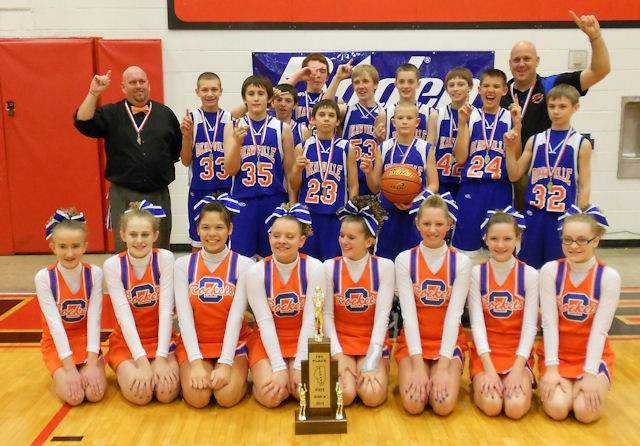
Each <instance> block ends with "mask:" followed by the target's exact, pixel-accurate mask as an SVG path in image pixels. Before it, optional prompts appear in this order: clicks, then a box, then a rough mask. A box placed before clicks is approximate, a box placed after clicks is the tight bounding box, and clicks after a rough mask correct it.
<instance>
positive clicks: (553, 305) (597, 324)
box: [540, 257, 621, 375]
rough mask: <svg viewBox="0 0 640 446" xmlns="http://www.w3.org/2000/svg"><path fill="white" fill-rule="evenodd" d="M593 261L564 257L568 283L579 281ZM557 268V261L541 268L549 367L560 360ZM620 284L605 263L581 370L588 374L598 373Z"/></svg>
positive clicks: (594, 261)
mask: <svg viewBox="0 0 640 446" xmlns="http://www.w3.org/2000/svg"><path fill="white" fill-rule="evenodd" d="M595 263H596V258H595V257H592V258H591V259H589V260H588V261H586V262H583V263H574V262H571V261H569V260H567V266H568V269H569V278H570V280H571V282H572V283H573V284H575V285H579V284H581V283H582V282H583V281H584V280H585V279H586V277H587V275H588V274H589V271H590V270H591V268H592V267H593V266H594V265H595ZM557 269H558V262H557V261H552V262H548V263H546V264H544V266H543V267H542V268H541V269H540V307H541V309H542V330H543V334H544V336H543V341H544V354H545V364H546V365H548V366H550V365H558V364H559V363H560V360H559V359H558V342H559V337H558V304H557V296H556V286H555V280H556V271H557ZM620 287H621V278H620V274H618V272H617V271H616V270H614V269H613V268H611V267H609V266H606V267H605V268H604V271H603V273H602V282H601V288H600V301H599V302H598V308H597V309H596V313H595V315H594V317H593V323H592V325H591V332H590V335H589V341H588V343H587V351H586V358H585V363H584V369H583V370H584V371H585V372H587V373H592V374H594V375H597V374H598V368H599V365H600V361H601V360H602V352H603V350H604V345H605V341H606V340H607V335H608V333H609V329H610V328H611V323H612V322H613V318H614V317H615V312H616V308H617V307H618V301H619V300H620Z"/></svg>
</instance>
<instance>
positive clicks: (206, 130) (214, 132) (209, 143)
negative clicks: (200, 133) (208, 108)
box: [198, 108, 222, 154]
mask: <svg viewBox="0 0 640 446" xmlns="http://www.w3.org/2000/svg"><path fill="white" fill-rule="evenodd" d="M198 111H199V112H200V116H201V117H202V127H203V128H204V134H205V136H206V137H207V146H208V147H209V151H210V152H211V154H213V143H214V142H216V136H217V135H218V126H219V125H220V118H221V117H222V110H218V113H216V126H215V127H214V128H213V139H209V128H208V127H211V124H209V121H208V120H207V118H206V117H205V115H204V112H203V111H202V109H201V108H199V109H198ZM207 124H209V126H208V127H207ZM212 141H213V142H212Z"/></svg>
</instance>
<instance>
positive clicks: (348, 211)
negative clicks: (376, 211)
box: [336, 200, 378, 237]
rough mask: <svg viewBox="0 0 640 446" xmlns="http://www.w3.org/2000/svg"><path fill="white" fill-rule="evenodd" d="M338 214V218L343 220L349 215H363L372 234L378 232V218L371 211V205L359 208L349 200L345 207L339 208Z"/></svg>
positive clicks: (374, 234)
mask: <svg viewBox="0 0 640 446" xmlns="http://www.w3.org/2000/svg"><path fill="white" fill-rule="evenodd" d="M336 214H337V215H338V218H339V219H340V220H343V219H344V218H346V217H348V216H349V215H357V216H359V217H362V218H363V219H364V222H365V224H366V225H367V228H369V231H370V232H371V234H373V236H374V237H375V236H376V233H377V232H378V220H376V218H375V217H374V215H373V212H372V211H371V208H370V207H369V206H365V207H363V208H362V209H358V208H357V207H356V206H355V205H354V204H353V203H352V202H351V200H349V201H348V202H347V204H345V205H344V207H342V208H340V209H338V212H336Z"/></svg>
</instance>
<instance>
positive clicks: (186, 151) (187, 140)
mask: <svg viewBox="0 0 640 446" xmlns="http://www.w3.org/2000/svg"><path fill="white" fill-rule="evenodd" d="M180 131H181V132H182V149H180V161H182V164H183V165H185V166H187V167H189V166H190V165H191V163H192V162H193V151H192V148H193V119H191V113H189V109H187V113H186V114H185V115H184V118H182V123H181V124H180Z"/></svg>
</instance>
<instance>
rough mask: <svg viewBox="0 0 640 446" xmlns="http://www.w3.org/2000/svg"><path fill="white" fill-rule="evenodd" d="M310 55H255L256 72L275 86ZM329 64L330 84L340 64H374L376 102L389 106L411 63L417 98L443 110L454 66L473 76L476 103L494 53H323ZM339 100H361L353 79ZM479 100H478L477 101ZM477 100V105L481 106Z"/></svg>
mask: <svg viewBox="0 0 640 446" xmlns="http://www.w3.org/2000/svg"><path fill="white" fill-rule="evenodd" d="M308 54H309V53H253V55H252V57H253V73H254V74H261V75H263V76H266V77H268V78H269V79H270V80H271V82H273V84H274V85H277V84H279V83H282V82H284V81H285V80H286V79H288V78H289V77H290V76H291V75H292V74H293V73H295V72H297V71H298V70H300V68H301V66H302V60H303V59H304V58H305V56H307V55H308ZM323 54H324V55H325V56H326V58H327V60H328V61H329V68H330V71H331V75H330V76H329V80H328V81H327V84H328V83H329V82H331V79H332V78H333V75H334V74H335V72H336V70H337V68H338V66H339V65H340V64H343V63H346V62H348V61H349V60H350V59H353V66H354V67H355V66H357V65H359V64H371V65H373V66H374V67H376V69H377V70H378V73H379V74H380V83H379V84H378V89H377V90H376V100H377V101H378V102H379V103H381V104H383V105H386V104H387V103H390V104H394V103H396V102H397V101H398V92H397V90H396V89H395V86H394V81H395V71H396V68H397V67H399V66H400V65H402V64H405V63H410V64H413V65H415V66H416V67H418V69H419V70H420V87H419V88H418V92H417V99H418V101H419V102H420V103H423V104H426V105H428V106H430V107H442V106H444V105H446V104H448V103H449V102H451V101H450V99H449V96H448V95H447V94H446V92H445V88H444V78H445V76H446V74H447V72H448V71H449V70H450V69H452V68H454V67H466V68H468V69H469V70H471V73H472V74H473V77H474V87H473V90H472V91H471V94H470V97H469V100H470V102H471V103H474V101H475V99H476V96H477V94H478V84H479V80H478V79H479V77H480V74H481V73H482V72H483V71H484V70H486V69H487V68H493V65H494V53H493V51H354V52H333V53H323ZM296 88H297V89H298V91H304V89H305V86H304V84H303V83H300V84H298V85H296ZM337 95H338V97H340V98H342V99H343V100H344V101H345V102H346V103H350V104H354V103H356V102H357V100H358V98H357V96H356V94H355V93H354V92H353V88H352V87H351V79H345V80H344V81H342V82H341V83H340V86H339V87H338V93H337ZM478 101H479V98H478ZM478 101H475V105H479V103H478Z"/></svg>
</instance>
